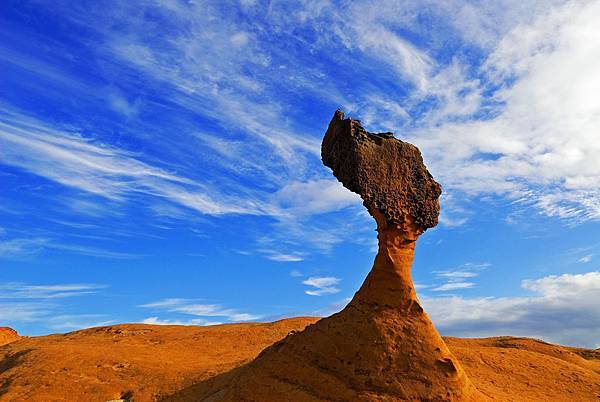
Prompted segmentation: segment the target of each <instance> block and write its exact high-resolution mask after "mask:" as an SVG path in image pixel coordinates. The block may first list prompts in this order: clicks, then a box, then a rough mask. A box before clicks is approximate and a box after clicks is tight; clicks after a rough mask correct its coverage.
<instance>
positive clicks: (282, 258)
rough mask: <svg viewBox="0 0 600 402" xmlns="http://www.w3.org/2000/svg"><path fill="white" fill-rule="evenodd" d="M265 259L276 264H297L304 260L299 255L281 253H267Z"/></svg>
mask: <svg viewBox="0 0 600 402" xmlns="http://www.w3.org/2000/svg"><path fill="white" fill-rule="evenodd" d="M267 258H268V259H269V260H271V261H277V262H299V261H303V260H304V257H302V256H301V255H297V254H283V253H267Z"/></svg>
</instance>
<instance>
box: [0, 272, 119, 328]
mask: <svg viewBox="0 0 600 402" xmlns="http://www.w3.org/2000/svg"><path fill="white" fill-rule="evenodd" d="M106 288H107V286H105V285H103V284H94V283H53V284H30V283H22V282H3V283H0V317H1V319H2V322H3V324H4V325H10V326H16V327H19V326H21V325H23V324H32V323H35V324H37V325H40V326H41V327H43V328H47V329H51V330H57V331H63V330H74V329H81V328H86V327H90V326H96V325H107V324H109V323H112V320H109V318H108V317H107V316H106V315H104V314H72V313H68V312H67V311H68V309H67V307H68V305H67V304H66V302H67V300H71V302H72V299H76V298H80V297H85V296H90V295H94V294H97V293H99V292H102V291H103V290H104V289H106Z"/></svg>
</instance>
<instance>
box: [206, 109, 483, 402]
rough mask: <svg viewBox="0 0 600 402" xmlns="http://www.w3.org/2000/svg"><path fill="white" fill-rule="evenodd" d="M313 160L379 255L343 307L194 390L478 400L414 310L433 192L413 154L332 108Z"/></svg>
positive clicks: (436, 190) (291, 397)
mask: <svg viewBox="0 0 600 402" xmlns="http://www.w3.org/2000/svg"><path fill="white" fill-rule="evenodd" d="M321 153H322V158H323V163H324V164H325V165H327V166H329V167H330V168H332V170H333V173H334V175H335V176H336V177H337V178H338V180H340V181H341V182H342V183H343V185H344V186H346V187H347V188H348V189H350V190H351V191H354V192H356V193H358V194H359V195H360V196H361V197H362V198H363V201H364V205H365V206H366V207H367V209H368V210H369V213H370V214H371V215H372V216H373V217H374V218H375V221H376V222H377V232H378V240H379V251H378V253H377V257H376V258H375V263H374V265H373V268H372V270H371V272H370V273H369V275H368V276H367V278H366V280H365V282H364V283H363V285H362V286H361V288H360V290H359V291H358V292H357V293H356V294H355V296H354V298H353V299H352V301H351V302H350V303H349V304H348V306H347V307H346V308H344V310H342V311H341V312H339V313H337V314H334V315H333V316H331V317H328V318H324V319H322V320H320V321H318V322H317V323H315V324H313V325H310V326H308V327H307V328H306V329H305V330H304V331H302V332H299V333H294V334H290V335H289V336H287V337H286V338H285V339H283V340H281V341H279V342H277V343H275V344H274V345H273V346H271V347H269V348H267V349H265V350H264V351H263V352H262V353H261V354H260V355H259V356H258V357H257V358H256V359H255V360H254V361H253V362H251V363H250V364H248V365H246V366H244V367H242V368H240V369H239V370H238V372H237V373H236V374H235V376H233V379H231V380H228V381H227V384H226V385H224V386H221V387H220V388H219V387H217V389H212V390H209V391H207V392H206V393H205V394H204V397H206V398H209V399H207V400H215V401H218V400H225V401H323V400H327V401H375V400H376V401H475V400H477V401H481V400H486V397H484V396H483V395H482V394H480V393H479V392H478V391H477V390H476V389H475V387H474V386H473V385H472V384H471V382H470V381H469V379H468V378H467V376H466V374H465V372H464V371H463V369H462V367H461V365H460V363H459V362H458V361H457V360H456V358H455V357H454V356H453V355H452V353H451V352H450V350H449V349H448V347H447V346H446V344H445V343H444V341H443V340H442V338H441V337H440V335H439V334H438V332H437V331H436V329H435V328H434V326H433V324H432V323H431V321H430V320H429V317H428V316H427V314H426V313H425V312H424V310H423V308H422V307H421V305H420V303H419V301H418V299H417V296H416V293H415V289H414V285H413V282H412V279H411V273H410V268H411V265H412V262H413V257H414V249H415V244H416V240H417V239H418V237H419V235H421V234H422V233H423V232H424V231H425V230H426V229H428V228H431V227H433V226H435V225H436V224H437V219H438V214H439V202H438V198H439V196H440V194H441V187H440V185H439V184H438V183H436V182H435V180H433V178H432V176H431V174H429V172H428V171H427V168H426V167H425V165H424V163H423V158H422V157H421V153H420V152H419V150H418V148H417V147H415V146H414V145H411V144H408V143H406V142H402V141H400V140H398V139H396V138H394V137H393V135H392V134H391V133H383V134H372V133H369V132H367V131H366V130H365V129H364V128H362V126H361V125H360V122H359V121H357V120H352V119H344V114H343V113H342V112H341V111H336V113H335V115H334V116H333V119H332V120H331V123H330V124H329V127H328V129H327V133H326V134H325V138H324V140H323V145H322V151H321Z"/></svg>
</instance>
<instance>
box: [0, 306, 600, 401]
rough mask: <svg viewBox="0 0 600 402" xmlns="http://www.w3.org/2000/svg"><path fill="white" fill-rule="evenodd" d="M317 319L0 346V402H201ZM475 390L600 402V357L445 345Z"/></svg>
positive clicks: (107, 331)
mask: <svg viewBox="0 0 600 402" xmlns="http://www.w3.org/2000/svg"><path fill="white" fill-rule="evenodd" d="M316 320H317V319H316V318H310V317H308V318H307V317H300V318H291V319H286V320H282V321H278V322H274V323H264V324H232V325H219V326H212V327H184V326H154V325H142V324H123V325H115V326H110V327H100V328H92V329H87V330H83V331H77V332H72V333H69V334H64V335H49V336H44V337H31V338H28V337H23V338H21V339H18V340H16V341H14V342H12V343H9V344H7V345H4V346H0V401H32V402H34V401H43V402H51V401H102V402H105V401H108V400H111V399H125V400H127V399H129V400H132V401H136V402H144V401H172V400H181V401H196V400H198V398H197V397H196V398H195V397H194V390H195V389H197V387H198V383H202V382H204V381H207V380H209V381H226V380H227V375H228V374H227V372H229V371H230V370H232V369H234V368H236V367H238V366H240V365H242V364H244V363H246V362H248V361H250V360H251V359H253V358H254V357H255V356H256V355H257V354H258V353H259V352H260V351H261V350H262V349H264V348H265V347H266V346H268V345H270V344H272V343H273V342H275V341H277V340H279V339H281V338H283V337H284V336H285V335H287V334H288V333H289V332H290V331H294V330H302V329H303V328H304V327H305V326H306V325H308V324H310V323H313V322H315V321H316ZM445 339H446V342H447V344H448V346H449V347H450V349H451V351H452V353H454V355H455V356H456V357H457V358H458V359H459V360H460V362H461V363H462V365H463V367H464V369H465V370H466V372H467V374H468V376H469V377H470V379H471V381H472V382H473V383H474V384H475V386H476V387H477V388H478V389H479V390H480V391H481V392H482V393H484V394H485V395H487V396H489V397H490V398H492V399H494V400H498V401H515V402H517V401H518V402H520V401H600V351H593V350H586V349H577V348H570V347H564V346H558V345H551V344H547V343H544V342H540V341H537V340H533V339H526V338H510V337H500V338H486V339H458V338H445Z"/></svg>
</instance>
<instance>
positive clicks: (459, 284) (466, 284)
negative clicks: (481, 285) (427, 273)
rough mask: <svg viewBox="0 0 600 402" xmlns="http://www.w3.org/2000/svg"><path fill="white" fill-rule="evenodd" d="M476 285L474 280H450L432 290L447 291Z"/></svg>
mask: <svg viewBox="0 0 600 402" xmlns="http://www.w3.org/2000/svg"><path fill="white" fill-rule="evenodd" d="M473 286H475V283H473V282H448V283H444V284H443V285H441V286H438V287H435V288H433V289H432V290H434V291H436V292H446V291H449V290H458V289H469V288H472V287H473Z"/></svg>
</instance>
